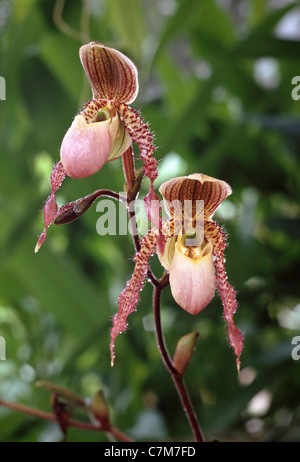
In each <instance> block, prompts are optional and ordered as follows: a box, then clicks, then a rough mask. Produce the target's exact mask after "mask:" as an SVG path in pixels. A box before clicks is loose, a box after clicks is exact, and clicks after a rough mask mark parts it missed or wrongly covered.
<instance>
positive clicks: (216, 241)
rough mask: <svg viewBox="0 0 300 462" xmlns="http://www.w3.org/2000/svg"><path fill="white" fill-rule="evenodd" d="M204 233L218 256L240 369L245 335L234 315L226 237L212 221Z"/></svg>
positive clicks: (230, 332) (220, 287) (221, 288)
mask: <svg viewBox="0 0 300 462" xmlns="http://www.w3.org/2000/svg"><path fill="white" fill-rule="evenodd" d="M204 235H205V239H206V240H207V242H209V243H210V244H212V246H213V255H214V256H215V258H216V262H215V266H216V270H217V285H218V290H219V294H220V297H221V300H222V303H223V307H224V317H225V319H226V321H227V328H228V337H229V341H230V345H231V346H232V348H233V349H234V352H235V354H236V364H237V369H238V371H239V369H240V364H241V361H240V356H241V353H242V350H243V335H242V333H241V331H240V330H239V329H238V328H237V327H236V325H235V324H234V320H233V315H234V313H235V311H236V309H237V300H236V296H235V290H234V288H233V287H232V286H231V285H230V284H229V282H228V281H227V275H226V271H225V259H224V250H225V248H226V239H225V235H224V233H223V231H222V230H221V228H220V226H218V225H217V224H216V223H214V222H212V221H208V222H206V223H205V228H204Z"/></svg>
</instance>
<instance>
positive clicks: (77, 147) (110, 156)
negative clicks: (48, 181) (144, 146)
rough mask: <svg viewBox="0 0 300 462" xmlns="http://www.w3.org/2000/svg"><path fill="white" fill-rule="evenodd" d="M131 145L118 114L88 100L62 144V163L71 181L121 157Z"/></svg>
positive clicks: (88, 174)
mask: <svg viewBox="0 0 300 462" xmlns="http://www.w3.org/2000/svg"><path fill="white" fill-rule="evenodd" d="M131 143H132V139H131V137H130V135H129V134H128V133H127V131H126V129H125V126H124V124H123V122H122V121H121V120H120V117H119V114H118V113H117V112H116V111H115V110H114V109H113V108H111V107H109V106H107V107H105V108H101V107H99V105H98V104H97V103H96V102H94V101H91V102H90V103H88V104H87V106H86V109H85V110H84V111H83V112H81V113H79V114H78V115H77V116H76V117H75V119H74V121H73V123H72V125H71V127H70V128H69V130H68V131H67V133H66V135H65V137H64V139H63V141H62V145H61V150H60V156H61V162H62V164H63V167H64V169H65V171H66V173H67V175H69V176H70V177H71V178H85V177H87V176H90V175H93V174H94V173H96V172H98V170H100V169H101V167H102V166H103V165H104V164H105V163H106V162H108V161H111V160H114V159H116V158H118V157H120V156H121V155H122V154H123V153H124V152H125V151H126V150H127V149H128V147H129V146H130V145H131Z"/></svg>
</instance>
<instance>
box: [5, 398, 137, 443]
mask: <svg viewBox="0 0 300 462" xmlns="http://www.w3.org/2000/svg"><path fill="white" fill-rule="evenodd" d="M0 405H1V406H5V407H7V408H8V409H12V410H13V411H18V412H23V413H24V414H27V415H31V416H33V417H37V418H39V419H43V420H49V421H52V422H56V421H57V417H56V415H55V414H52V413H50V412H44V411H41V410H39V409H35V408H33V407H29V406H25V405H24V404H16V403H11V402H9V401H3V400H2V399H0ZM68 425H69V426H70V427H76V428H81V429H83V430H90V431H98V432H99V431H103V432H105V433H109V434H110V435H112V436H114V437H115V438H116V439H118V440H119V441H124V442H133V441H134V440H132V439H131V438H129V436H127V435H125V434H124V433H123V432H121V431H120V430H119V429H118V428H115V427H112V426H110V425H108V426H107V427H105V428H104V427H103V426H102V427H101V426H100V425H99V426H98V425H94V424H92V423H89V422H80V421H79V420H73V419H70V420H69V421H68Z"/></svg>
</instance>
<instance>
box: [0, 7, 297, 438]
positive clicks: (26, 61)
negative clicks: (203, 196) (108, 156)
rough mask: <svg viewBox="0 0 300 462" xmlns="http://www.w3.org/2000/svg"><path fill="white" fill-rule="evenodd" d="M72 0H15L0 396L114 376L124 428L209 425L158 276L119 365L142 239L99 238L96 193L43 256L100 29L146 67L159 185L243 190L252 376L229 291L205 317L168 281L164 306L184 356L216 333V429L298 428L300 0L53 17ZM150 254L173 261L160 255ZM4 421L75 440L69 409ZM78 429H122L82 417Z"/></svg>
mask: <svg viewBox="0 0 300 462" xmlns="http://www.w3.org/2000/svg"><path fill="white" fill-rule="evenodd" d="M55 4H56V7H57V8H58V7H59V6H60V5H61V4H62V2H54V1H53V0H22V1H19V0H14V1H13V0H11V1H9V0H0V34H1V35H0V47H1V48H0V52H1V54H0V75H1V76H3V77H4V78H5V80H6V100H5V101H0V107H1V108H0V140H1V148H0V149H1V159H0V162H1V163H0V165H1V168H0V222H1V228H0V238H1V248H0V252H1V258H0V261H1V265H0V280H1V284H0V335H1V336H3V337H4V338H5V340H6V349H7V351H6V357H7V359H6V361H0V398H2V399H5V400H10V401H14V402H20V403H24V404H27V405H30V406H34V407H39V408H41V409H44V410H50V403H49V394H48V393H47V392H46V391H45V390H42V389H36V388H35V387H34V382H35V381H36V380H50V381H52V382H56V383H58V384H60V385H62V386H66V387H68V388H71V389H73V390H74V391H76V392H77V393H79V394H81V395H83V396H86V397H90V396H92V395H93V394H94V393H95V392H96V391H97V390H98V389H99V388H102V389H103V390H104V392H105V395H106V398H107V400H108V402H109V405H110V409H111V413H112V419H113V423H114V425H116V426H117V427H119V428H120V429H122V430H123V431H124V432H127V433H128V434H130V435H131V436H132V437H134V438H137V439H139V440H142V441H145V440H163V441H166V440H175V441H176V440H177V441H183V440H191V438H192V437H191V433H190V429H189V427H188V424H187V421H186V419H185V416H184V413H183V411H182V408H181V406H180V403H179V400H178V397H177V394H176V391H175V389H174V387H173V383H172V380H171V378H170V377H169V375H168V373H167V372H166V370H165V368H164V365H163V363H162V361H161V358H160V355H159V352H158V349H157V346H156V340H155V333H154V331H153V318H152V311H151V310H152V308H151V306H152V304H151V297H152V291H151V286H150V284H146V285H145V287H144V290H143V292H142V294H141V297H140V302H139V305H138V309H137V312H136V313H134V314H132V315H131V316H130V318H129V329H128V331H127V333H126V334H124V335H122V336H120V337H119V338H118V339H117V343H116V362H115V366H114V368H111V367H110V355H109V331H110V327H111V319H112V316H113V314H114V313H115V312H116V309H117V298H118V295H119V293H120V291H121V290H122V289H123V287H124V286H125V283H126V281H127V280H128V279H129V278H130V275H131V273H132V270H133V262H132V257H133V253H134V250H133V245H132V242H131V240H130V236H99V235H98V234H97V233H96V222H97V219H98V218H99V213H97V212H96V208H95V207H93V208H92V209H91V210H90V211H89V212H88V213H87V214H86V215H84V216H83V217H82V218H81V219H80V220H78V221H76V222H74V223H72V224H70V225H67V226H62V227H54V226H52V228H51V229H50V231H49V235H48V239H47V241H46V243H45V244H44V246H43V248H42V249H41V250H40V252H39V253H38V254H37V255H35V254H34V253H33V249H34V246H35V242H36V238H37V236H38V234H39V233H40V232H41V230H42V213H41V210H42V206H43V202H44V201H45V199H46V197H47V195H48V193H49V175H50V172H51V169H52V165H53V164H54V163H56V162H57V161H58V159H59V147H60V143H61V140H62V138H63V135H64V133H65V132H66V130H67V128H68V127H69V126H70V124H71V121H72V118H73V117H74V116H75V115H76V113H77V112H78V111H79V110H80V108H81V107H82V105H83V104H84V103H85V102H87V101H89V99H90V97H91V94H90V89H89V86H88V84H87V80H86V78H85V75H84V72H83V69H82V67H81V64H80V61H79V57H78V48H79V46H80V45H81V44H82V43H83V42H84V41H89V40H95V41H99V42H102V43H104V44H106V45H107V46H112V47H114V48H117V49H119V50H121V51H123V52H124V53H126V54H127V55H128V56H129V57H130V58H131V59H132V60H134V62H135V63H136V65H137V67H138V69H139V79H140V93H139V96H138V99H137V100H136V101H135V102H134V104H133V107H135V108H136V109H141V111H142V115H143V117H144V119H145V120H146V121H149V123H150V125H151V129H152V130H153V132H154V133H155V137H156V138H155V140H156V145H157V151H156V157H157V158H158V159H159V170H160V176H159V179H158V181H157V184H156V186H157V187H158V186H159V184H160V183H161V182H162V181H165V180H166V179H168V178H171V177H174V176H177V175H185V174H190V173H194V172H203V173H205V174H207V175H210V176H214V177H216V178H220V179H223V180H225V181H227V182H228V183H229V184H230V185H231V186H232V188H233V195H232V196H230V197H229V198H228V199H227V200H226V201H225V202H224V204H223V205H222V206H221V208H220V209H219V210H218V212H217V214H216V216H215V217H216V219H218V221H219V222H220V223H222V224H224V225H225V227H226V229H227V231H228V234H229V243H230V245H229V247H228V249H227V255H226V257H227V272H228V276H229V280H230V281H231V282H233V284H234V286H235V288H236V289H237V291H238V299H239V310H238V311H237V313H236V315H235V320H236V323H237V325H238V326H239V327H240V328H241V329H242V331H243V332H244V335H245V349H244V353H243V355H242V372H241V374H240V376H239V377H237V374H236V368H235V359H234V355H233V352H232V351H231V349H230V348H229V345H228V340H227V333H226V329H225V323H224V320H223V318H222V307H221V302H220V300H219V297H218V296H216V297H215V299H214V300H213V302H212V303H211V304H210V305H209V307H207V308H206V309H205V310H204V311H203V312H202V313H201V314H199V315H198V316H197V317H192V316H190V315H189V314H188V313H186V312H184V311H183V310H181V309H180V308H179V307H178V306H177V305H176V303H175V302H174V301H173V299H172V297H171V295H170V291H169V289H166V290H165V291H164V293H163V302H162V320H163V326H164V333H165V337H166V342H167V345H168V348H169V351H170V353H171V354H173V353H174V351H175V347H176V343H177V341H178V340H179V338H180V337H181V336H183V335H185V334H187V333H189V332H191V331H199V332H200V337H199V341H198V345H197V349H196V352H195V354H194V356H193V358H192V361H191V364H190V366H189V367H188V369H187V371H186V384H187V386H188V389H189V391H190V394H191V396H192V399H193V402H194V405H195V409H196V412H197V415H198V417H199V421H200V423H201V426H202V428H203V431H204V433H205V435H206V437H207V439H208V440H210V439H214V438H219V439H221V440H225V441H227V440H229V441H245V440H247V441H299V440H300V437H299V435H300V406H299V386H300V360H298V361H297V360H293V359H292V357H291V352H292V348H293V345H292V343H291V342H292V339H293V337H295V336H297V335H300V297H299V295H300V294H299V271H300V267H299V266H300V265H299V255H300V248H299V235H300V214H299V210H300V206H299V196H300V194H299V191H300V188H299V186H300V169H299V153H300V100H294V99H293V98H292V95H291V93H292V89H293V86H292V84H291V81H292V78H293V77H294V76H296V75H300V35H299V21H300V9H299V4H298V2H290V1H280V0H277V1H275V0H253V1H249V0H153V1H151V2H148V1H146V0H126V1H124V0H109V1H108V0H90V1H89V2H88V1H86V2H85V3H84V4H85V8H84V9H82V2H81V1H71V0H67V1H66V2H65V7H64V10H63V15H62V17H63V20H59V17H58V16H59V15H58V13H57V11H58V10H57V9H56V18H55V21H54V20H53V11H54V6H55ZM82 11H83V13H82ZM80 30H81V33H79V31H80ZM76 31H78V32H76ZM299 93H300V92H299ZM138 165H139V163H138ZM123 182H124V179H123V175H122V168H121V160H120V159H118V160H117V161H115V162H112V163H109V164H107V165H105V166H104V167H103V169H102V170H101V171H100V172H99V173H97V174H95V175H93V176H91V177H89V178H86V179H83V180H72V179H70V178H67V180H66V181H65V182H64V184H63V186H62V187H61V189H60V191H59V195H58V199H59V202H60V203H61V204H62V203H66V202H69V201H71V200H74V199H76V198H79V197H82V196H85V195H86V194H89V193H91V192H92V191H94V190H96V189H99V188H102V187H103V188H110V189H113V190H115V191H121V190H122V187H123ZM146 189H147V184H145V185H143V191H142V192H143V193H144V192H145V191H146ZM151 264H152V267H153V271H154V272H155V273H156V274H157V275H158V276H159V275H160V274H162V269H161V268H160V265H159V263H158V261H157V258H156V257H153V258H152V261H151ZM0 420H1V430H0V441H19V442H20V441H56V440H60V439H61V433H60V431H59V429H58V427H57V426H56V425H55V424H54V423H48V422H45V421H39V420H36V419H33V418H30V417H28V416H26V415H22V414H18V413H16V412H11V411H8V410H6V409H4V408H0ZM68 439H69V440H71V441H73V440H74V441H101V440H102V441H105V440H106V437H105V435H101V434H95V433H92V434H90V433H88V432H86V431H83V430H81V431H79V430H74V429H72V430H70V432H69V434H68Z"/></svg>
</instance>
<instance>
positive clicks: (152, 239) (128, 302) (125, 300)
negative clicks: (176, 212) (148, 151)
mask: <svg viewBox="0 0 300 462" xmlns="http://www.w3.org/2000/svg"><path fill="white" fill-rule="evenodd" d="M156 236H157V230H154V229H152V230H150V231H149V232H148V234H147V235H145V236H144V237H143V238H142V239H141V250H140V251H139V252H138V253H137V254H136V255H135V257H134V261H135V268H134V272H133V275H132V278H131V279H130V280H129V281H128V282H127V284H126V287H125V289H124V290H123V291H122V293H121V295H120V297H119V300H118V305H119V309H118V312H117V313H116V314H115V316H114V318H113V327H112V330H111V343H110V352H111V364H112V365H113V363H114V356H115V354H114V347H115V340H116V338H117V336H118V335H119V334H120V333H121V332H124V331H125V330H126V328H127V317H128V316H129V315H130V314H131V313H132V312H133V311H134V310H135V308H136V304H137V302H138V299H139V293H140V291H141V289H142V287H143V284H144V280H145V277H146V274H147V271H148V260H149V258H150V257H151V255H153V253H154V252H155V248H156Z"/></svg>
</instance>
